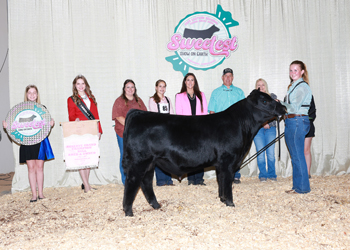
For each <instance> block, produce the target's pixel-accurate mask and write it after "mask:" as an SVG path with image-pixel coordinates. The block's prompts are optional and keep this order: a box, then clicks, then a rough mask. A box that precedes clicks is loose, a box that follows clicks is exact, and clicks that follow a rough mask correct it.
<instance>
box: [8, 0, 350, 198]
mask: <svg viewBox="0 0 350 250" xmlns="http://www.w3.org/2000/svg"><path fill="white" fill-rule="evenodd" d="M217 3H218V1H211V0H207V1H203V0H198V1H184V0H180V1H179V0H168V1H163V0H158V1H157V0H148V1H146V0H143V1H140V0H132V1H130V0H124V1H122V0H120V1H115V0H104V1H100V0H74V1H66V0H62V1H59V0H57V1H45V0H38V1H9V44H10V57H9V59H10V83H9V84H10V99H11V106H13V105H15V104H17V103H19V102H22V101H23V92H24V89H25V87H26V86H27V85H28V84H35V85H37V86H38V88H39V91H40V96H41V100H42V103H43V104H44V105H46V107H47V108H48V109H49V111H50V112H51V115H52V117H53V118H54V119H55V121H56V125H55V127H54V128H53V130H52V132H51V134H50V136H49V139H50V141H51V145H52V148H53V151H54V153H55V156H56V157H55V160H53V161H50V162H46V163H45V187H50V186H56V187H58V186H74V185H79V184H81V180H80V177H79V173H78V172H67V171H66V170H65V165H64V162H63V139H62V129H61V127H60V126H59V122H62V121H68V112H67V98H68V97H69V96H70V95H71V94H72V81H73V78H74V77H75V76H76V75H78V74H83V75H85V76H86V78H87V79H88V81H89V84H90V86H91V89H92V92H93V94H94V95H95V97H96V99H97V102H98V109H99V113H100V120H101V124H102V128H103V135H102V138H101V141H100V148H101V160H100V166H99V168H98V169H97V170H93V171H92V173H91V177H90V181H91V183H92V184H107V183H116V182H117V183H120V173H119V167H118V165H119V149H118V145H117V139H116V135H115V133H114V129H113V127H112V125H113V122H112V120H111V113H112V105H113V102H114V100H115V99H116V98H117V97H118V96H119V95H120V94H121V91H122V84H123V82H124V80H125V79H127V78H131V79H133V80H134V81H135V83H136V87H137V93H138V94H139V95H140V97H141V98H142V99H143V101H144V102H145V103H146V105H147V104H148V99H149V97H150V96H151V95H152V94H153V93H154V84H155V82H156V80H158V79H164V80H165V81H166V82H167V84H168V87H167V93H166V94H167V95H168V96H169V97H170V98H171V101H172V102H173V105H174V100H175V94H176V93H178V92H179V91H180V88H181V83H182V80H183V75H182V74H181V73H180V72H178V71H174V69H173V67H172V64H171V63H169V62H167V61H166V60H165V57H168V56H171V55H173V52H170V51H168V50H167V48H166V45H167V43H168V42H169V41H170V37H171V35H172V34H173V33H174V29H175V27H176V25H177V24H178V23H179V21H180V20H181V19H183V18H184V17H185V16H186V15H188V14H191V13H194V12H196V11H207V12H209V13H215V12H216V8H217ZM219 3H220V5H221V6H222V8H223V9H224V10H225V11H229V12H231V13H232V18H233V19H234V20H236V21H238V22H239V25H238V26H235V27H231V28H230V32H231V34H232V36H237V38H238V49H237V50H236V51H235V52H234V53H232V54H231V56H230V57H229V58H228V59H226V60H225V61H224V62H223V64H221V65H219V66H218V67H217V68H215V69H210V70H207V71H194V70H190V71H192V72H194V73H195V74H196V76H197V78H198V81H199V86H200V89H201V91H203V92H204V93H205V95H206V98H207V100H208V101H209V98H210V95H211V92H212V91H213V90H214V89H215V88H217V87H218V86H220V85H221V84H222V81H221V75H222V70H223V69H224V68H226V67H230V68H232V69H233V71H234V81H233V84H234V85H235V86H238V87H240V88H242V89H243V91H244V93H245V95H248V94H249V93H250V92H251V90H252V89H253V88H254V85H255V81H256V79H258V78H260V77H262V78H264V79H266V81H267V82H268V84H269V89H270V92H273V93H275V94H277V96H278V98H280V99H283V97H284V96H285V93H286V91H287V86H288V84H289V64H290V63H291V62H292V61H293V60H296V59H298V60H302V61H304V62H305V63H306V65H307V67H308V70H309V76H310V86H311V89H312V91H313V94H314V97H315V101H316V106H317V119H316V121H315V126H316V137H315V138H314V139H313V142H312V157H313V163H312V169H311V171H312V174H313V175H338V174H344V173H349V172H350V168H349V162H350V158H349V155H350V149H349V145H350V139H349V138H350V135H349V129H348V126H349V123H350V117H349V106H350V98H349V97H350V88H349V86H350V80H349V79H350V74H349V72H350V71H349V70H348V69H349V67H350V43H349V41H350V17H349V15H348V13H349V10H350V2H349V1H346V0H338V1H319V0H305V1H301V0H282V1H274V0H265V1H261V0H246V1H238V0H235V1H232V0H230V1H229V0H222V1H219ZM282 124H283V123H282ZM282 131H284V127H283V125H282ZM18 149H19V147H18V146H17V145H13V151H14V152H13V153H14V157H15V159H16V166H15V167H16V174H15V177H14V181H13V188H12V190H13V191H19V190H24V189H26V188H28V187H29V184H28V177H27V166H26V165H19V164H18V162H19V161H18V151H19V150H18ZM254 153H255V146H254V144H253V146H252V148H251V151H250V155H252V154H254ZM9 157H10V156H9ZM276 169H277V174H278V178H281V177H287V176H290V175H291V174H292V166H291V162H290V157H289V154H288V151H287V148H286V145H285V142H284V140H282V156H281V161H279V162H276ZM241 173H242V174H243V175H245V176H254V175H256V174H257V164H256V161H253V162H252V163H251V164H249V166H247V167H246V168H244V169H243V170H242V171H241ZM206 176H207V177H213V172H208V173H207V175H206Z"/></svg>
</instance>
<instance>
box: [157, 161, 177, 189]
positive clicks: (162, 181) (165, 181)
mask: <svg viewBox="0 0 350 250" xmlns="http://www.w3.org/2000/svg"><path fill="white" fill-rule="evenodd" d="M154 170H155V172H156V180H157V186H164V185H171V184H173V181H172V180H171V175H170V174H168V173H167V172H164V171H163V170H161V169H160V168H158V167H157V166H156V168H155V169H154Z"/></svg>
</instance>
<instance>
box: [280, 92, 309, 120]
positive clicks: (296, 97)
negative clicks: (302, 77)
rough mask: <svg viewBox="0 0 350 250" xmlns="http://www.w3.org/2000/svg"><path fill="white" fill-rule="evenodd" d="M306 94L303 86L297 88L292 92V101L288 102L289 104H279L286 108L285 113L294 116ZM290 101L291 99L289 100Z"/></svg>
mask: <svg viewBox="0 0 350 250" xmlns="http://www.w3.org/2000/svg"><path fill="white" fill-rule="evenodd" d="M307 94H308V90H307V88H306V87H304V86H303V85H300V86H298V87H297V88H296V89H295V90H294V91H293V100H290V102H291V103H287V102H283V101H280V103H281V104H282V105H284V106H286V108H287V113H290V114H295V113H296V112H298V111H299V109H300V107H301V105H302V104H303V103H304V100H305V98H306V96H307ZM291 99H292V98H291Z"/></svg>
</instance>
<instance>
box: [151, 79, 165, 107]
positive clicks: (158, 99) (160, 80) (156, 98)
mask: <svg viewBox="0 0 350 250" xmlns="http://www.w3.org/2000/svg"><path fill="white" fill-rule="evenodd" d="M161 82H164V84H165V87H166V82H165V81H164V80H162V79H159V80H158V81H156V87H158V85H159V83H161ZM152 97H153V100H154V102H155V103H160V101H161V100H160V97H159V95H158V94H157V91H156V93H154V95H153V96H152Z"/></svg>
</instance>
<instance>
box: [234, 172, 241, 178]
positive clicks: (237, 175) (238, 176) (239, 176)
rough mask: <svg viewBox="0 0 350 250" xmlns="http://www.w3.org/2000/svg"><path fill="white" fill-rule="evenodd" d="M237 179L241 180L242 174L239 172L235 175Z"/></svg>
mask: <svg viewBox="0 0 350 250" xmlns="http://www.w3.org/2000/svg"><path fill="white" fill-rule="evenodd" d="M234 178H235V179H238V180H239V179H241V173H240V172H239V170H238V171H237V172H236V173H235V177H234Z"/></svg>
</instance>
